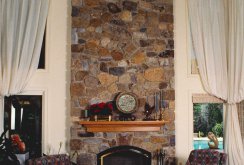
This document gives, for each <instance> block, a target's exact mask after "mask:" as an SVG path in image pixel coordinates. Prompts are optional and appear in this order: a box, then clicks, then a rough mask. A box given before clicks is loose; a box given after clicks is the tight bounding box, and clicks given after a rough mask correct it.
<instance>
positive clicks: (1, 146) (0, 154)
mask: <svg viewBox="0 0 244 165" xmlns="http://www.w3.org/2000/svg"><path fill="white" fill-rule="evenodd" d="M7 131H8V130H5V131H4V132H3V133H2V135H1V137H0V164H8V165H19V164H20V163H19V161H18V159H17V157H16V155H15V154H14V148H13V144H12V139H10V138H7V137H6V133H7Z"/></svg>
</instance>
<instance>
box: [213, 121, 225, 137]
mask: <svg viewBox="0 0 244 165" xmlns="http://www.w3.org/2000/svg"><path fill="white" fill-rule="evenodd" d="M212 131H213V133H214V134H215V135H216V136H217V137H223V122H222V123H216V124H215V126H214V127H213V128H212Z"/></svg>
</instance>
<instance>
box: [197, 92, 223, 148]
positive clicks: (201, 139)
mask: <svg viewBox="0 0 244 165" xmlns="http://www.w3.org/2000/svg"><path fill="white" fill-rule="evenodd" d="M207 97H210V98H208V101H209V102H206V98H207ZM207 97H205V100H204V97H203V98H200V97H198V99H195V102H194V103H193V131H194V132H193V146H194V149H205V148H209V146H208V142H209V141H210V140H209V139H208V133H209V132H213V133H214V135H215V136H216V137H217V139H218V142H219V145H218V148H219V149H223V148H224V145H223V136H224V132H223V130H224V129H223V128H224V125H223V124H224V122H223V119H224V117H223V116H224V111H223V103H221V102H219V101H218V102H214V100H211V97H212V96H207ZM212 98H214V97H212ZM201 99H202V100H201ZM214 99H216V98H214ZM193 100H194V99H193ZM196 100H198V102H196Z"/></svg>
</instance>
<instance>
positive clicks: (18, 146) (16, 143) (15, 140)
mask: <svg viewBox="0 0 244 165" xmlns="http://www.w3.org/2000/svg"><path fill="white" fill-rule="evenodd" d="M11 140H12V145H13V148H14V151H15V153H23V152H25V143H24V142H23V141H22V140H21V139H20V137H19V135H18V134H13V135H11Z"/></svg>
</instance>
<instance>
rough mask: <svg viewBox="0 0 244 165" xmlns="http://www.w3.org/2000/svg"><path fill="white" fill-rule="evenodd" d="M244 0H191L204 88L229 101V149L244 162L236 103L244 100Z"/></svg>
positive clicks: (235, 161)
mask: <svg viewBox="0 0 244 165" xmlns="http://www.w3.org/2000/svg"><path fill="white" fill-rule="evenodd" d="M243 4H244V1H243V0H229V1H223V0H214V1H212V0H188V9H189V20H190V28H191V29H190V30H191V35H192V41H193V47H194V52H195V55H196V57H197V62H198V65H199V71H200V76H201V80H202V83H203V86H204V88H205V89H206V91H207V92H208V93H209V94H212V95H214V96H216V97H219V98H222V99H224V100H226V102H227V115H226V125H225V140H224V141H225V146H224V147H225V151H226V152H227V153H228V163H229V164H230V165H242V164H244V150H243V144H242V140H241V133H240V126H239V122H238V113H237V108H236V103H238V102H240V101H241V100H243V99H244V97H243V95H244V93H243V90H244V76H242V75H243V74H244V58H243V55H244V49H243V45H244V42H243V39H244V31H243V29H244V26H243V24H244V17H243V15H244V13H243V12H244V7H243Z"/></svg>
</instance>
